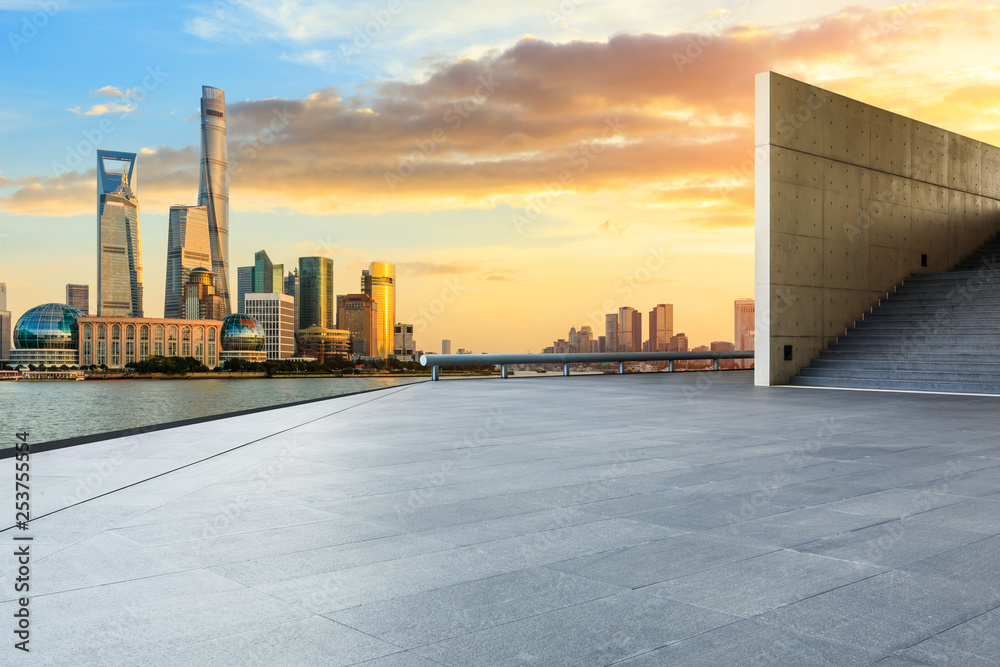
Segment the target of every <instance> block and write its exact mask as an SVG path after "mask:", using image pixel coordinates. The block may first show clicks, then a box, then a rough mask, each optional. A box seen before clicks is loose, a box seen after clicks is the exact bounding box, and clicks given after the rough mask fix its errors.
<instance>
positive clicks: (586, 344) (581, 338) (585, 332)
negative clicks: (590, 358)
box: [576, 324, 594, 352]
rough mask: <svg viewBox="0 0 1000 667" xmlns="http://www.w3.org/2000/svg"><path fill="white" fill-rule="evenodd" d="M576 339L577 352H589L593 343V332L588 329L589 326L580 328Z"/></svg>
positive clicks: (585, 325)
mask: <svg viewBox="0 0 1000 667" xmlns="http://www.w3.org/2000/svg"><path fill="white" fill-rule="evenodd" d="M576 339H577V343H576V351H577V352H591V351H592V350H591V347H592V344H593V342H594V330H593V329H591V328H590V325H588V324H584V325H583V326H582V327H580V331H579V333H577V335H576Z"/></svg>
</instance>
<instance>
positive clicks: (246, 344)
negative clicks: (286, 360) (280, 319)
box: [220, 313, 267, 361]
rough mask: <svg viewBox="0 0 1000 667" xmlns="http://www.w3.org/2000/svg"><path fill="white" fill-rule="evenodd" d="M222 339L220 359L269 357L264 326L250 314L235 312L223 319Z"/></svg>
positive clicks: (258, 359) (249, 359)
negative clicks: (265, 347) (266, 350)
mask: <svg viewBox="0 0 1000 667" xmlns="http://www.w3.org/2000/svg"><path fill="white" fill-rule="evenodd" d="M220 339H221V342H222V354H221V356H220V361H228V360H229V359H245V360H247V361H264V360H266V359H267V352H265V351H264V328H263V327H262V326H261V325H260V323H259V322H257V320H255V319H254V318H252V317H250V316H249V315H244V314H243V313H233V314H232V315H229V316H227V317H226V318H225V319H223V320H222V331H221V335H220Z"/></svg>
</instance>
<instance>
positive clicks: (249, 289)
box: [236, 266, 254, 313]
mask: <svg viewBox="0 0 1000 667" xmlns="http://www.w3.org/2000/svg"><path fill="white" fill-rule="evenodd" d="M253 269H254V267H252V266H240V267H238V268H237V269H236V312H238V313H242V312H243V308H244V305H245V304H244V299H245V297H246V295H247V294H253V277H254V276H253V274H254V270H253Z"/></svg>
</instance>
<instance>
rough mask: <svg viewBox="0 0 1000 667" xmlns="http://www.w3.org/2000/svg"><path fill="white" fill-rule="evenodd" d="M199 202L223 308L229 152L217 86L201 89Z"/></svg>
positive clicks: (222, 98)
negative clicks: (205, 219)
mask: <svg viewBox="0 0 1000 667" xmlns="http://www.w3.org/2000/svg"><path fill="white" fill-rule="evenodd" d="M198 205H199V206H204V207H206V209H207V210H208V234H209V244H210V246H211V253H212V266H211V267H205V268H211V269H212V271H213V272H214V273H215V274H216V275H217V276H218V277H217V279H216V280H217V281H218V284H217V285H216V288H217V289H218V293H219V296H221V297H222V300H223V303H224V304H225V311H226V312H227V313H230V312H232V310H231V308H232V304H231V303H230V299H229V153H228V151H227V148H226V94H225V93H224V92H222V91H221V90H219V89H218V88H212V87H211V86H202V88H201V178H200V181H199V186H198Z"/></svg>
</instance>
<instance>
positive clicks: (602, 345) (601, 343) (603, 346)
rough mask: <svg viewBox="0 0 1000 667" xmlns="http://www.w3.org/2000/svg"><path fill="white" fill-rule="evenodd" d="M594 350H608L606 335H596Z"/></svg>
mask: <svg viewBox="0 0 1000 667" xmlns="http://www.w3.org/2000/svg"><path fill="white" fill-rule="evenodd" d="M595 351H596V352H607V351H608V338H607V336H598V337H597V350H595Z"/></svg>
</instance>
